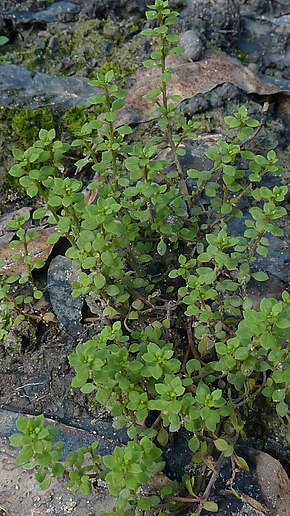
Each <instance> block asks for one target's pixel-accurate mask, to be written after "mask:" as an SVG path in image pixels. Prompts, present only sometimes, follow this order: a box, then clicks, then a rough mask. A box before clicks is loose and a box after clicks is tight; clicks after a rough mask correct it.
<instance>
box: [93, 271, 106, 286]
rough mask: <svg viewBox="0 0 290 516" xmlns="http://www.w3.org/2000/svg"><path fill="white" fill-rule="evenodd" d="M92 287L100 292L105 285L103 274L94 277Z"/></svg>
mask: <svg viewBox="0 0 290 516" xmlns="http://www.w3.org/2000/svg"><path fill="white" fill-rule="evenodd" d="M94 285H95V287H96V289H97V290H101V289H102V288H103V287H104V286H105V285H106V278H105V276H104V275H103V274H95V275H94Z"/></svg>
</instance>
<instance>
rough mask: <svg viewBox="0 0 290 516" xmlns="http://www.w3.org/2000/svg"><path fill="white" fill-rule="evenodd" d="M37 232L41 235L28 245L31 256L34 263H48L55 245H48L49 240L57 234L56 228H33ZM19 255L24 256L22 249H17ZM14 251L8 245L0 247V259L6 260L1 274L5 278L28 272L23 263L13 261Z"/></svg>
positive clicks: (0, 270)
mask: <svg viewBox="0 0 290 516" xmlns="http://www.w3.org/2000/svg"><path fill="white" fill-rule="evenodd" d="M35 230H37V231H38V233H39V235H38V237H37V238H35V239H33V240H31V241H30V242H29V244H28V252H29V256H31V257H32V259H33V260H32V263H35V262H37V261H39V260H41V261H44V262H45V261H46V260H47V258H48V257H49V255H50V253H51V251H52V249H53V245H51V244H48V243H47V238H48V237H49V236H50V235H52V234H53V233H55V232H56V231H57V230H56V229H55V228H42V229H39V228H33V231H35ZM17 253H20V254H23V250H22V247H19V249H17ZM12 254H13V251H12V249H11V247H9V245H8V244H6V245H2V246H1V247H0V259H2V260H5V262H6V263H5V265H4V266H3V267H0V274H2V275H4V276H10V275H11V274H17V275H18V274H22V273H24V272H26V266H25V264H24V263H23V262H15V261H13V259H12Z"/></svg>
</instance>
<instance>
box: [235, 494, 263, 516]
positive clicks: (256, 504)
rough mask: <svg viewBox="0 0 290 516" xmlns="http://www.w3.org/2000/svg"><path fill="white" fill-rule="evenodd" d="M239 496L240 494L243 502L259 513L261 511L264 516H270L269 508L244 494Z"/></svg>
mask: <svg viewBox="0 0 290 516" xmlns="http://www.w3.org/2000/svg"><path fill="white" fill-rule="evenodd" d="M239 494H240V496H241V499H242V500H243V502H246V503H247V504H249V505H250V506H251V507H253V509H257V511H260V512H262V513H263V514H269V510H268V509H267V507H265V506H264V505H262V504H261V503H260V502H258V501H257V500H255V499H254V498H252V497H251V496H249V495H246V494H244V493H239Z"/></svg>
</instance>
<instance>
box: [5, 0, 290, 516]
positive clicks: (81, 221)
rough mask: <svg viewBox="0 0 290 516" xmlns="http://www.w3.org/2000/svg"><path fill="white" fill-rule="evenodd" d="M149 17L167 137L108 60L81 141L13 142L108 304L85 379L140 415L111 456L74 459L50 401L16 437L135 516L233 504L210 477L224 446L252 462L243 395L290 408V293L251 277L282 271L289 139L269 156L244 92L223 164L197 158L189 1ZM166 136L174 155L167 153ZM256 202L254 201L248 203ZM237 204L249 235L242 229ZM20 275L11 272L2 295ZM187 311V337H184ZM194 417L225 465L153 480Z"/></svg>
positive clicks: (52, 466) (123, 412)
mask: <svg viewBox="0 0 290 516" xmlns="http://www.w3.org/2000/svg"><path fill="white" fill-rule="evenodd" d="M146 16H147V19H148V20H150V21H152V28H147V29H146V30H144V31H143V33H144V35H145V36H147V37H149V38H150V37H154V38H155V37H157V38H158V41H159V46H158V48H157V49H156V50H154V51H153V52H152V53H151V56H150V59H149V60H147V61H145V63H144V65H145V66H146V67H147V68H149V69H151V68H152V69H157V70H159V72H160V86H159V87H158V88H156V89H153V90H150V91H149V92H148V93H147V94H146V97H147V98H149V99H151V100H152V109H153V110H154V112H155V113H156V114H158V120H157V123H158V125H159V128H160V137H157V136H156V137H154V138H151V139H149V141H147V142H146V143H145V144H144V143H139V142H136V143H135V142H134V143H130V138H132V137H131V134H132V132H133V130H132V128H131V127H130V126H129V125H121V126H119V125H118V123H117V120H118V112H119V110H121V109H122V108H123V106H124V103H125V96H126V92H125V91H124V90H122V89H120V88H118V87H117V86H116V85H115V84H114V82H113V80H114V74H113V72H112V71H108V72H106V73H105V74H101V73H99V74H98V75H97V78H96V79H95V80H93V81H91V83H90V84H91V85H93V86H97V87H98V88H100V87H101V88H102V89H103V94H98V95H94V96H92V97H91V98H90V99H89V102H90V103H91V104H92V105H93V106H98V107H101V111H102V114H101V115H100V116H99V117H98V118H97V119H95V120H90V121H88V122H87V123H85V124H84V125H83V127H82V129H81V130H80V131H79V135H78V138H77V139H76V140H74V141H73V142H72V144H71V145H69V144H67V143H65V144H64V143H62V142H61V141H60V140H57V139H56V138H55V131H54V130H53V129H51V130H49V131H47V130H45V129H41V131H40V132H39V139H38V140H37V141H36V142H35V143H34V144H33V145H32V146H31V147H29V148H28V149H27V150H25V151H24V152H22V151H20V150H17V149H15V150H14V157H15V159H16V161H17V163H16V164H15V165H13V166H12V168H11V170H10V174H11V175H12V176H13V177H15V178H17V180H18V181H19V184H20V185H21V186H22V187H23V188H24V189H25V191H26V193H27V195H28V196H29V197H31V198H35V197H37V198H38V197H40V198H41V199H42V201H43V202H44V207H41V208H38V209H36V210H35V211H34V212H33V214H32V220H33V219H34V220H38V219H43V218H45V219H46V221H47V222H48V223H49V224H51V225H54V226H55V227H56V229H57V231H56V232H55V233H54V234H53V235H51V236H50V237H49V243H50V244H53V243H56V242H57V240H58V239H59V238H60V236H61V235H62V236H65V237H66V238H67V239H68V241H69V242H70V244H71V246H70V248H69V249H68V251H67V252H66V255H67V256H68V257H69V258H71V260H72V262H73V265H74V266H75V267H76V268H77V269H79V270H80V274H79V278H78V281H75V282H74V283H73V295H75V296H79V295H86V294H94V295H95V296H96V297H97V299H99V300H100V303H101V304H102V308H103V315H104V318H107V320H108V321H109V322H110V320H112V322H111V323H110V324H106V325H105V326H104V328H103V330H102V331H101V332H100V333H99V334H97V335H96V336H95V337H93V338H92V339H90V340H89V341H87V342H85V343H80V344H78V345H77V347H76V351H75V353H73V354H72V355H70V357H69V361H70V364H71V366H72V367H73V368H74V370H75V377H74V379H73V382H72V386H73V387H74V388H75V389H80V390H81V392H82V393H83V394H84V395H89V396H90V398H91V399H92V398H93V399H94V400H95V402H96V403H98V404H100V405H102V406H103V407H105V408H106V409H107V411H108V412H109V413H110V414H111V416H112V417H113V421H114V423H113V424H114V426H115V428H124V427H125V428H126V429H127V433H128V443H127V444H126V445H123V446H122V447H116V448H115V450H114V452H113V453H112V454H111V455H108V456H106V457H101V456H99V455H98V454H97V443H95V444H94V445H92V446H90V447H88V448H81V449H79V450H76V451H75V452H72V453H70V454H69V455H68V456H67V457H66V458H65V459H64V461H63V460H61V444H60V443H58V442H56V443H55V442H54V438H55V430H54V429H53V428H52V427H47V426H44V418H43V416H38V417H37V418H36V419H28V418H24V417H21V418H19V420H18V423H17V429H18V431H19V433H18V434H14V435H13V436H12V437H11V443H12V445H13V446H17V447H21V448H22V449H21V451H20V453H19V455H18V458H17V464H18V465H22V466H24V467H26V468H36V479H37V482H38V484H39V485H40V487H41V488H46V487H48V486H49V484H50V481H51V478H52V477H57V478H61V477H65V478H67V481H68V486H69V487H70V488H72V489H76V488H78V489H79V490H80V491H81V492H82V493H89V492H90V491H91V489H92V488H94V486H95V485H96V483H97V481H98V479H102V480H105V481H106V482H107V483H108V487H109V491H110V493H111V494H112V495H113V496H116V498H117V502H116V507H115V509H114V514H116V515H118V516H121V515H122V516H123V515H133V514H135V508H136V507H138V508H139V509H142V510H144V511H149V512H148V514H149V513H150V514H156V515H157V514H158V515H160V516H161V515H163V514H165V512H166V511H168V510H172V511H177V510H178V508H179V507H184V504H185V505H186V504H188V505H190V506H192V505H193V507H194V509H193V511H195V512H193V513H192V514H194V515H196V516H198V515H199V514H200V513H201V512H202V510H208V511H217V510H218V507H217V505H216V503H215V502H214V501H209V496H210V487H211V486H212V485H213V483H214V479H215V478H216V475H217V474H218V470H219V468H220V466H221V464H222V462H223V460H224V458H225V457H231V458H232V462H233V464H235V465H238V466H240V467H242V468H244V469H246V468H247V465H246V463H245V461H244V460H243V459H242V458H241V457H239V456H237V454H236V452H235V444H236V442H237V441H238V439H239V438H240V437H245V433H244V429H243V428H244V423H245V421H244V417H243V414H244V408H245V407H247V406H248V407H249V406H250V407H251V406H252V404H253V403H254V402H255V400H256V398H257V397H258V396H260V395H262V396H265V397H266V398H267V399H268V400H269V401H271V402H273V403H274V404H275V406H276V410H277V413H278V415H279V416H280V417H283V418H287V417H288V407H287V404H286V402H285V397H286V395H287V389H288V386H289V380H290V369H289V327H290V297H289V294H288V293H287V292H286V291H285V292H283V293H282V297H281V299H280V300H277V299H275V298H266V299H262V300H261V301H260V303H259V304H258V305H257V306H253V303H252V301H251V299H250V298H249V296H248V294H247V285H248V283H249V281H250V280H251V278H254V279H255V280H256V281H267V279H268V276H267V274H266V273H265V272H262V271H257V270H256V269H255V257H256V255H257V254H260V255H262V256H266V255H267V248H268V246H269V239H268V238H267V235H269V234H270V235H275V236H281V235H282V234H283V232H282V230H281V229H280V227H279V226H278V225H277V221H279V219H281V217H283V216H284V215H285V213H286V210H285V208H284V207H282V206H281V202H282V201H283V200H284V199H285V196H286V194H287V187H285V186H275V187H274V188H272V189H269V188H268V187H266V186H265V185H264V184H263V178H264V177H265V176H268V175H270V174H272V175H273V174H274V175H281V174H283V169H282V168H281V167H279V166H278V164H277V156H276V154H275V152H274V151H272V150H270V151H269V152H268V153H267V154H266V155H265V156H264V155H261V154H255V153H254V152H251V151H249V150H247V149H246V141H248V140H249V139H250V138H251V136H253V135H254V131H255V129H256V128H257V127H258V126H259V121H258V120H255V119H252V118H251V117H250V116H249V114H248V112H247V109H246V108H245V107H243V106H242V107H241V108H240V109H239V111H238V112H237V113H234V114H233V116H229V117H226V118H225V123H226V124H227V125H228V127H229V128H230V129H231V130H232V132H233V136H232V138H231V140H230V141H227V140H220V141H219V142H218V143H217V144H216V145H214V146H212V147H209V148H208V150H207V152H206V156H207V157H208V158H209V160H211V163H212V165H211V168H210V169H209V170H204V171H199V170H196V169H189V170H184V167H183V165H182V156H183V155H184V153H185V145H186V142H187V141H189V140H192V139H194V138H196V131H197V130H198V124H197V123H196V122H193V121H192V120H187V119H186V118H184V117H182V116H181V115H180V112H179V110H178V107H177V105H178V103H179V101H180V98H179V97H178V96H176V95H174V96H171V95H169V94H168V83H169V82H170V80H171V72H170V70H169V69H168V68H167V67H166V61H165V60H166V57H167V56H168V55H172V54H180V53H182V49H181V48H180V47H178V46H177V42H178V37H177V36H176V35H174V34H171V33H170V26H171V25H173V24H174V23H175V21H176V18H177V16H178V13H177V12H174V11H172V10H170V9H169V7H168V2H167V1H164V0H155V3H154V4H153V5H149V6H148V11H147V13H146ZM164 142H165V143H166V145H167V146H168V147H169V148H170V151H171V155H172V163H173V164H172V163H171V162H170V161H168V160H165V159H161V158H160V157H159V151H160V148H161V146H162V145H163V144H164ZM70 149H77V151H78V152H79V153H81V154H82V157H81V158H80V159H79V160H78V161H77V162H76V166H77V167H78V169H79V170H80V169H82V168H84V167H88V166H91V168H92V170H93V171H94V173H95V177H94V180H93V182H91V183H90V185H89V188H90V189H91V190H93V191H95V193H96V196H95V197H96V198H95V201H94V202H93V203H91V204H89V203H88V202H87V200H86V198H85V196H84V192H83V189H84V185H83V183H82V181H80V180H78V179H76V178H71V177H68V176H65V174H64V166H63V156H64V154H65V153H67V152H68V151H69V150H70ZM245 200H246V203H245ZM245 204H246V205H247V206H251V205H252V207H250V208H249V209H247V210H245V208H243V209H242V207H243V206H245ZM29 216H30V215H29V214H27V216H25V219H26V222H27V218H29ZM236 218H238V219H240V221H241V225H244V233H243V236H237V235H233V234H231V231H230V222H231V221H232V220H233V219H236ZM14 224H16V222H15V223H14ZM17 224H18V226H17V228H18V227H19V229H18V234H17V237H18V240H17V242H19V243H13V242H12V246H18V245H22V246H23V247H24V249H25V245H26V242H27V237H28V234H29V233H27V231H26V230H25V229H24V228H23V221H22V220H21V221H18V222H17ZM15 227H16V226H15ZM14 242H15V240H14ZM25 263H27V267H28V272H27V275H26V276H25V279H29V278H30V279H31V273H32V267H38V264H34V265H33V264H31V262H30V260H29V256H28V255H27V254H25ZM23 281H24V280H23ZM7 288H8V287H7V283H6V282H4V283H3V287H2V292H3V294H1V295H2V298H4V297H5V295H6V294H7V293H5V291H6V290H7ZM3 289H4V290H3ZM37 295H38V294H36V297H37ZM113 320H115V322H113ZM177 320H178V321H179V325H178V326H179V327H181V326H182V327H183V328H184V332H183V335H182V336H183V337H186V343H185V344H184V343H183V344H181V343H180V339H179V340H178V339H177V330H176V321H177ZM2 331H3V330H2ZM182 428H183V429H185V430H186V431H188V432H189V433H190V436H191V437H190V439H189V442H188V446H189V450H190V451H189V453H191V455H192V462H193V463H195V464H204V465H205V466H207V467H208V468H209V470H211V472H212V473H211V475H212V476H211V478H210V480H209V481H208V480H206V478H208V476H207V475H206V474H205V475H204V477H203V478H202V479H200V478H199V479H198V482H197V485H199V488H198V489H197V491H195V480H194V478H193V477H190V476H189V475H185V476H184V477H183V489H184V491H182V488H180V486H178V485H177V483H176V482H169V483H168V484H167V485H165V487H163V488H162V489H161V490H158V489H157V488H156V492H155V493H154V494H153V495H152V494H150V493H146V485H147V484H148V482H151V483H152V482H153V484H154V479H155V478H156V475H157V473H159V472H161V471H162V470H163V468H164V461H163V460H162V448H163V447H165V446H167V445H168V443H170V442H172V439H173V438H174V434H176V433H177V432H178V431H179V430H180V429H182ZM85 458H86V460H85ZM207 482H208V484H207ZM144 486H145V490H144ZM184 492H187V495H186V494H184ZM201 493H203V494H201ZM150 511H151V512H150ZM104 514H105V513H104Z"/></svg>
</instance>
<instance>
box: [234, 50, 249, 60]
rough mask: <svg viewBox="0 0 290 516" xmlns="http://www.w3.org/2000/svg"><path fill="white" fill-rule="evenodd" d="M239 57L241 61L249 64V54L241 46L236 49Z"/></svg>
mask: <svg viewBox="0 0 290 516" xmlns="http://www.w3.org/2000/svg"><path fill="white" fill-rule="evenodd" d="M236 53H237V58H238V59H239V60H240V61H241V63H244V64H248V63H249V54H248V53H247V52H245V51H244V50H241V49H240V48H237V49H236Z"/></svg>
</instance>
